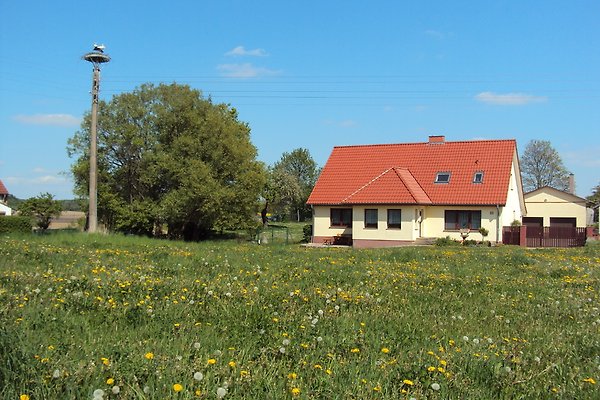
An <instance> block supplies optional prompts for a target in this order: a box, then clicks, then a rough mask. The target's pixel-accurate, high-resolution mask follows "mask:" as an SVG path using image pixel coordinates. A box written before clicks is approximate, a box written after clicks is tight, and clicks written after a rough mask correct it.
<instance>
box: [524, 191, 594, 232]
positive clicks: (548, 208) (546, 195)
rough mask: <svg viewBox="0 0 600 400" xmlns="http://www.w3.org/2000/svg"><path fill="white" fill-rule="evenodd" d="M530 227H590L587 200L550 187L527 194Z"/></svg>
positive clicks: (526, 222)
mask: <svg viewBox="0 0 600 400" xmlns="http://www.w3.org/2000/svg"><path fill="white" fill-rule="evenodd" d="M524 198H525V205H526V207H527V216H526V217H523V225H527V226H528V227H530V226H531V227H538V228H542V227H568V228H585V227H586V226H587V225H588V223H587V222H588V211H587V207H586V203H587V201H586V199H584V198H581V197H578V196H575V195H574V194H572V193H568V192H563V191H562V190H557V189H554V188H552V187H550V186H544V187H542V188H539V189H537V190H533V191H531V192H528V193H525V195H524Z"/></svg>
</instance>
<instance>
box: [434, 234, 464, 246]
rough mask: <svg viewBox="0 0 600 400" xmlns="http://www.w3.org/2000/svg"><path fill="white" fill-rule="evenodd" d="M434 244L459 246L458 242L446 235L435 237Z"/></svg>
mask: <svg viewBox="0 0 600 400" xmlns="http://www.w3.org/2000/svg"><path fill="white" fill-rule="evenodd" d="M434 244H435V245H436V246H459V245H460V242H457V241H456V240H454V239H450V236H446V237H444V238H437V239H436V240H435V243H434Z"/></svg>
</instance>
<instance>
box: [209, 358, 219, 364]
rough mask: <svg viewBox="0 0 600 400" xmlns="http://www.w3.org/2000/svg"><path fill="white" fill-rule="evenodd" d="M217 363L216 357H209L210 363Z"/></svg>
mask: <svg viewBox="0 0 600 400" xmlns="http://www.w3.org/2000/svg"><path fill="white" fill-rule="evenodd" d="M216 363H217V360H215V359H214V358H209V359H208V365H214V364H216Z"/></svg>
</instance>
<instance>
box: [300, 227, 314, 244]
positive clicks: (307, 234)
mask: <svg viewBox="0 0 600 400" xmlns="http://www.w3.org/2000/svg"><path fill="white" fill-rule="evenodd" d="M302 234H303V237H302V242H303V243H310V241H311V240H312V234H313V226H312V225H311V224H306V225H304V227H303V228H302Z"/></svg>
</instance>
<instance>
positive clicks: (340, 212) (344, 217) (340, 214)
mask: <svg viewBox="0 0 600 400" xmlns="http://www.w3.org/2000/svg"><path fill="white" fill-rule="evenodd" d="M330 219H331V226H345V227H351V226H352V209H351V208H332V209H331V210H330Z"/></svg>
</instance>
